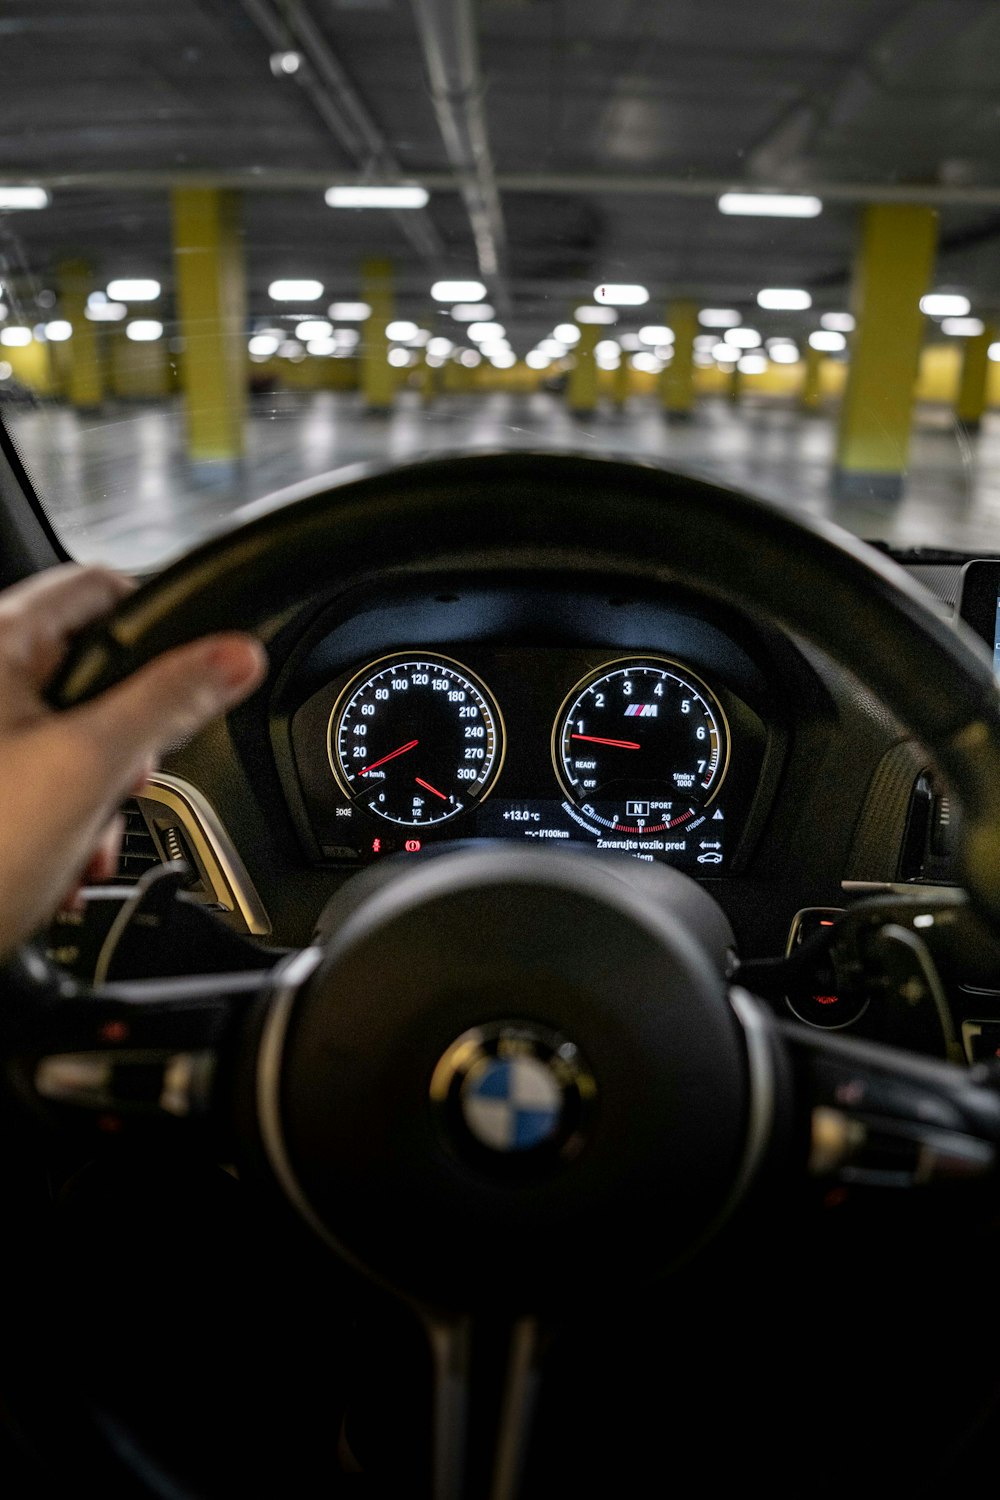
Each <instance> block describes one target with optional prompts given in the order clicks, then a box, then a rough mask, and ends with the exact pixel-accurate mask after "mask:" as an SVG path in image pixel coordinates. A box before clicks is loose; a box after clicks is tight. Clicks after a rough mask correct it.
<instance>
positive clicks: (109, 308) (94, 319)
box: [84, 292, 128, 323]
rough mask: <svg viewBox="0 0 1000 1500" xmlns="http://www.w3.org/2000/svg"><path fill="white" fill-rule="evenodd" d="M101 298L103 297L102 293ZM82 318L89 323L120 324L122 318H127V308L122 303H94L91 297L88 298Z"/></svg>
mask: <svg viewBox="0 0 1000 1500" xmlns="http://www.w3.org/2000/svg"><path fill="white" fill-rule="evenodd" d="M101 296H102V297H103V296H104V293H103V292H102V293H101ZM84 317H85V318H87V319H88V320H89V321H90V322H91V323H120V322H121V320H122V318H127V317H128V308H127V307H126V306H125V304H124V302H108V301H104V302H95V301H94V299H93V297H88V299H87V306H86V307H85V308H84Z"/></svg>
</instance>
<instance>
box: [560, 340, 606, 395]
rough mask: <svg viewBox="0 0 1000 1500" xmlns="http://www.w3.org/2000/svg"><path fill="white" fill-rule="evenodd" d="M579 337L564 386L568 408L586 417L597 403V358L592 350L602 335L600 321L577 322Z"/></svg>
mask: <svg viewBox="0 0 1000 1500" xmlns="http://www.w3.org/2000/svg"><path fill="white" fill-rule="evenodd" d="M577 326H578V328H579V329H580V337H579V339H578V340H577V343H576V347H575V348H574V350H573V358H574V364H573V368H572V370H570V372H569V384H568V386H567V388H566V391H567V400H568V402H569V409H570V411H571V412H575V413H576V414H577V415H578V416H581V417H586V416H589V415H590V413H591V412H592V411H593V410H594V407H595V406H596V405H597V360H596V359H595V358H594V350H595V349H596V348H597V346H598V344H599V343H600V342H601V339H602V338H603V336H604V325H603V324H601V323H579V324H578V325H577Z"/></svg>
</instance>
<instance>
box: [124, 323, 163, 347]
mask: <svg viewBox="0 0 1000 1500" xmlns="http://www.w3.org/2000/svg"><path fill="white" fill-rule="evenodd" d="M162 336H163V324H162V323H158V322H157V321H156V319H155V318H136V319H135V321H134V322H132V323H129V324H128V325H127V326H126V329H125V337H126V338H130V339H132V340H133V342H134V343H137V344H151V343H152V342H153V341H154V339H158V338H162Z"/></svg>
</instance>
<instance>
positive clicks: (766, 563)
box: [52, 454, 1000, 1362]
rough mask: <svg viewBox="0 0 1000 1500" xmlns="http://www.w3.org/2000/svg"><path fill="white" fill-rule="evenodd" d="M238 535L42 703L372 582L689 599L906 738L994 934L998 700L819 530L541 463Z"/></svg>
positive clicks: (958, 644)
mask: <svg viewBox="0 0 1000 1500" xmlns="http://www.w3.org/2000/svg"><path fill="white" fill-rule="evenodd" d="M236 519H237V521H240V520H242V522H243V524H242V525H239V526H238V529H235V530H231V531H228V532H226V533H223V534H222V535H220V536H217V537H214V538H212V539H210V540H209V541H207V542H205V543H203V544H202V545H201V546H199V547H197V548H196V549H195V550H194V551H193V552H192V553H190V554H189V555H188V556H187V557H185V558H182V559H180V560H179V561H178V562H177V563H175V564H173V565H172V566H171V567H169V568H167V569H166V570H165V571H164V572H163V573H162V574H161V575H159V576H158V577H157V578H155V579H153V580H152V581H151V582H150V583H148V584H146V585H145V586H143V587H142V588H141V589H140V590H139V591H138V592H137V593H136V594H135V595H133V596H132V597H131V598H130V599H128V600H126V601H125V602H124V603H123V604H122V605H121V606H120V607H119V608H118V609H117V610H116V611H115V613H114V615H112V616H111V617H110V618H109V619H108V620H107V621H106V622H104V624H103V625H102V626H101V627H99V628H98V629H97V630H96V631H94V632H92V633H91V634H90V635H89V636H88V637H87V638H85V639H82V640H81V641H80V642H79V643H78V645H77V647H76V648H75V649H74V651H73V653H72V654H71V656H70V657H69V659H68V660H67V662H66V664H65V667H64V669H63V671H62V673H61V674H60V678H59V681H58V683H57V685H56V686H55V687H54V689H53V691H52V699H53V701H54V702H55V703H57V704H59V705H61V706H70V705H72V704H73V703H76V702H81V701H84V700H85V699H86V698H88V697H91V696H93V695H95V694H97V693H99V692H100V691H102V690H103V689H105V688H107V687H109V686H111V685H112V684H113V683H114V682H116V681H118V680H120V679H122V678H124V677H125V676H127V675H128V674H129V673H130V672H132V671H134V670H136V669H137V668H138V667H140V666H142V665H143V663H144V662H146V661H147V660H149V659H150V658H151V657H153V656H154V655H156V654H158V653H159V652H161V651H163V650H166V649H169V648H170V647H172V646H176V645H179V644H182V643H183V642H184V641H186V640H189V639H192V638H194V637H195V636H197V635H200V634H202V633H204V632H205V631H207V630H212V629H217V628H219V629H221V628H233V627H238V628H239V627H242V628H246V627H247V626H248V625H251V624H252V623H254V622H255V621H256V620H258V619H264V618H266V617H267V616H269V615H271V614H276V613H279V612H280V611H281V610H282V609H283V608H285V607H286V606H289V605H291V604H293V603H296V602H302V600H303V599H305V598H308V597H310V596H313V595H315V596H316V597H319V596H321V595H322V594H323V593H324V592H332V591H334V590H335V589H336V586H337V584H338V581H343V582H344V583H345V584H346V583H347V582H350V583H351V584H352V585H354V586H357V585H358V584H359V582H363V581H364V580H365V579H366V578H367V579H371V580H372V581H373V582H377V580H378V577H379V575H380V573H381V572H382V571H384V570H385V569H387V568H392V569H404V568H407V567H410V566H413V567H418V568H422V569H432V568H434V567H441V568H447V569H448V571H449V572H455V571H456V570H461V569H462V568H469V569H472V568H476V569H481V570H490V569H500V568H515V567H516V568H518V569H520V570H531V569H537V568H545V569H548V570H554V569H558V568H565V569H568V570H581V571H582V570H584V569H586V570H587V571H589V572H593V570H594V568H595V567H600V568H602V569H603V570H604V571H605V572H606V574H607V575H608V576H609V577H615V578H621V579H623V580H624V579H627V580H629V581H630V583H631V584H632V586H635V585H636V583H637V582H638V583H640V584H641V583H642V582H646V581H648V582H649V583H651V584H660V585H662V584H664V583H675V584H683V585H685V586H686V587H690V586H691V585H692V584H694V585H695V586H696V587H697V588H698V589H699V590H700V591H701V592H702V593H704V594H705V595H706V596H708V597H710V598H713V599H715V600H717V601H719V602H721V603H723V604H729V605H730V606H732V605H733V604H736V605H737V606H738V607H740V608H742V609H743V610H747V609H748V606H749V607H753V606H754V605H757V606H759V607H760V608H761V609H766V611H767V613H768V615H769V616H770V617H771V618H772V619H774V620H775V621H776V622H778V623H779V624H781V625H783V626H785V628H787V629H790V630H792V631H794V632H795V633H797V634H799V635H801V636H803V637H805V638H807V639H810V640H812V641H813V642H814V643H815V644H816V645H818V646H820V647H821V648H822V649H824V650H825V651H827V652H828V653H829V654H830V655H832V656H833V657H834V658H836V659H837V660H839V661H840V663H841V664H842V665H844V666H845V667H846V668H848V669H849V670H851V671H852V672H853V673H854V674H855V675H856V676H857V677H858V678H859V679H860V680H861V681H863V682H866V683H867V684H869V685H870V686H871V687H872V688H873V689H874V690H875V691H876V692H877V693H878V694H879V695H880V696H881V697H882V698H883V699H884V701H885V702H886V703H887V704H888V706H889V707H890V708H891V709H892V710H893V711H894V712H895V714H896V715H897V716H898V718H899V719H900V720H901V721H902V722H903V723H904V724H906V725H908V726H909V727H910V728H911V729H913V730H914V731H915V732H916V733H917V734H918V736H919V737H920V738H921V739H922V740H923V741H924V743H925V744H926V746H927V748H928V749H929V750H930V751H931V752H932V753H934V754H935V755H936V757H937V760H938V762H939V764H940V767H941V769H942V770H943V771H944V773H945V774H946V775H947V776H948V777H949V779H950V781H951V783H952V785H953V787H954V789H955V791H956V792H957V793H958V794H959V796H960V797H961V799H962V801H963V805H964V808H965V811H966V822H965V870H966V878H967V882H968V888H969V892H970V895H971V896H972V898H973V900H974V902H975V904H976V905H977V906H978V908H979V910H980V912H981V913H982V914H983V915H984V917H985V918H986V919H987V921H988V923H989V924H990V926H991V927H992V928H993V930H994V931H995V932H996V931H1000V880H998V879H997V878H996V877H997V875H998V874H1000V832H998V830H1000V697H998V695H997V692H996V688H995V686H994V682H993V678H992V674H991V671H990V667H989V663H988V660H987V659H986V658H985V653H984V652H983V651H982V649H981V648H978V647H977V645H976V643H975V642H974V640H973V639H972V638H971V637H970V636H968V635H963V634H962V633H961V632H960V631H956V630H954V629H952V627H951V626H949V625H948V624H947V623H946V622H945V621H944V620H943V619H942V618H940V617H939V616H937V615H936V614H934V613H933V611H932V610H931V609H930V608H929V607H928V603H927V601H926V598H925V597H924V595H923V593H922V591H921V590H919V589H918V588H917V586H916V585H915V584H913V583H912V582H911V580H910V579H909V578H908V577H907V576H906V575H905V574H904V573H903V572H902V571H901V570H899V569H898V568H896V567H895V566H894V565H893V564H892V563H891V562H890V561H889V560H887V559H885V558H883V557H882V556H881V555H879V554H877V553H874V552H873V551H871V550H870V549H868V548H866V547H865V546H864V545H863V544H861V543H859V542H856V541H855V540H853V539H852V538H850V537H848V536H846V535H845V534H843V533H841V532H839V531H838V530H837V529H836V528H833V527H831V526H828V525H826V524H824V523H822V522H819V521H815V520H810V521H806V522H803V521H800V520H797V519H793V518H792V517H790V516H788V515H785V514H783V513H781V512H778V511H776V510H774V509H773V508H771V507H770V506H768V505H766V504H763V503H761V502H759V501H756V500H753V499H751V498H750V497H747V496H745V495H741V494H739V493H737V492H734V491H730V490H726V489H723V488H720V487H717V486H715V485H712V484H708V483H705V482H703V481H699V480H695V479H692V478H688V477H684V476H677V475H672V474H668V473H665V472H663V471H660V470H657V469H653V468H639V467H636V466H632V465H630V464H624V463H621V462H618V461H613V460H597V459H592V458H581V457H576V456H564V455H551V454H549V455H534V454H517V455H506V454H504V455H476V456H472V457H469V456H463V457H459V458H451V459H435V460H430V461H426V462H422V463H419V464H414V465H410V466H408V467H407V468H405V469H402V470H376V471H366V472H364V473H362V474H360V475H359V474H358V472H357V471H352V472H350V473H348V474H346V475H344V474H337V475H334V476H325V477H323V478H321V479H318V480H316V481H312V482H310V483H309V484H307V485H302V486H298V487H296V488H295V489H292V490H288V491H284V492H282V493H281V494H279V495H278V496H275V497H272V499H271V500H269V501H266V502H262V503H261V504H260V505H258V506H254V507H250V508H249V510H248V511H245V512H243V513H241V515H240V516H238V517H237V518H236ZM373 536H374V538H375V545H376V547H377V552H376V555H375V556H374V557H373V554H372V548H373ZM637 538H638V539H639V542H638V545H637V544H636V540H635V539H637ZM331 542H332V543H333V545H334V546H336V554H335V556H334V557H331ZM757 580H760V582H759V584H757V583H756V581H757ZM755 584H756V587H755ZM765 584H766V585H767V587H766V588H765V586H764V585H765ZM251 605H252V610H253V620H251V619H250V618H248V614H249V610H250V607H251ZM872 640H878V641H879V643H880V651H879V652H878V653H877V654H876V653H873V652H872V651H871V650H870V645H869V643H870V642H871V641H872ZM452 1358H453V1351H452V1350H450V1349H449V1348H446V1349H445V1352H444V1354H443V1355H442V1359H444V1360H445V1362H447V1361H449V1360H451V1359H452Z"/></svg>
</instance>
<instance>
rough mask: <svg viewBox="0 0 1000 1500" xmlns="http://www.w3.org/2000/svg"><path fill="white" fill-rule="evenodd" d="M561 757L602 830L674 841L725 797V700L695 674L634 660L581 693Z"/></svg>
mask: <svg viewBox="0 0 1000 1500" xmlns="http://www.w3.org/2000/svg"><path fill="white" fill-rule="evenodd" d="M552 758H553V762H554V764H555V770H556V775H557V776H558V778H559V781H560V783H561V785H562V787H563V790H564V791H565V793H566V795H567V797H568V798H569V799H570V801H571V802H573V803H574V804H575V805H576V806H577V807H578V808H580V809H581V810H582V811H583V812H584V813H585V814H586V815H587V817H588V819H589V820H590V821H591V822H592V823H593V824H594V825H595V827H596V828H599V829H605V830H608V831H609V832H611V833H613V834H626V835H632V836H633V837H636V836H637V837H640V838H643V837H650V836H653V835H664V834H669V833H671V832H672V831H673V830H674V829H681V828H683V827H684V826H685V825H688V824H690V823H692V822H693V821H694V820H695V819H696V818H697V817H698V815H699V813H700V812H701V811H702V810H703V809H704V808H705V807H706V806H707V805H708V804H709V803H710V802H711V801H712V800H713V798H714V797H715V795H716V793H717V792H718V790H719V788H720V786H721V785H722V782H723V779H724V777H725V774H726V769H727V766H728V763H729V730H728V726H727V724H726V718H725V714H724V713H723V711H722V706H721V704H720V703H719V701H718V699H717V698H716V697H715V694H714V693H713V692H712V691H711V689H710V688H708V687H707V685H706V684H705V683H703V682H702V681H701V680H700V678H698V677H696V676H695V675H694V673H693V672H691V671H690V669H689V668H687V667H683V666H681V665H680V664H679V663H677V662H674V661H670V660H667V659H665V658H662V659H661V658H658V657H641V658H634V659H633V658H630V659H627V660H624V661H619V662H609V663H607V664H606V665H605V666H603V667H599V668H598V669H597V670H596V671H595V672H593V673H591V674H590V675H589V676H587V677H585V678H584V679H583V681H582V682H578V683H577V685H576V687H574V688H573V689H571V691H570V693H569V696H568V697H567V699H566V702H565V703H564V704H563V707H562V709H561V711H560V713H559V717H558V718H557V720H556V723H555V726H554V729H553V734H552ZM720 858H721V854H720Z"/></svg>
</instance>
